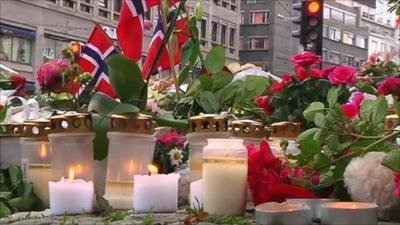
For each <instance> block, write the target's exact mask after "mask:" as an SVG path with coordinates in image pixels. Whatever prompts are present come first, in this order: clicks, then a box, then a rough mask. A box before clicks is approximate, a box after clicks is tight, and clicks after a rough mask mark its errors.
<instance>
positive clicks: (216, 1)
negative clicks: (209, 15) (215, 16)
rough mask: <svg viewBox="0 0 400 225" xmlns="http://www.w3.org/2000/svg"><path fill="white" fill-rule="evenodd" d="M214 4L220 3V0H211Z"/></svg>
mask: <svg viewBox="0 0 400 225" xmlns="http://www.w3.org/2000/svg"><path fill="white" fill-rule="evenodd" d="M213 2H214V4H216V5H220V4H221V0H213Z"/></svg>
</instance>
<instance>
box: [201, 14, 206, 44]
mask: <svg viewBox="0 0 400 225" xmlns="http://www.w3.org/2000/svg"><path fill="white" fill-rule="evenodd" d="M206 39H207V20H205V19H202V20H201V22H200V43H201V45H203V46H205V45H206Z"/></svg>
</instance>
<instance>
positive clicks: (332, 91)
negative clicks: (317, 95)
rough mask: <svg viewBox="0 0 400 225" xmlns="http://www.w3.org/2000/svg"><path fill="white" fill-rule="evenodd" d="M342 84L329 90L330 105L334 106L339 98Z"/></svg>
mask: <svg viewBox="0 0 400 225" xmlns="http://www.w3.org/2000/svg"><path fill="white" fill-rule="evenodd" d="M340 88H341V86H338V87H331V88H330V89H329V91H328V95H327V100H328V104H329V107H331V108H333V106H334V105H335V104H336V102H337V100H338V93H339V91H340Z"/></svg>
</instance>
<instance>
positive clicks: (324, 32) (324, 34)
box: [322, 26, 329, 37]
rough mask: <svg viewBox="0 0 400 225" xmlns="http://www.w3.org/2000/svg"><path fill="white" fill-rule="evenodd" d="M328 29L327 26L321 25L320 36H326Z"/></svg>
mask: <svg viewBox="0 0 400 225" xmlns="http://www.w3.org/2000/svg"><path fill="white" fill-rule="evenodd" d="M328 30H329V28H328V26H323V27H322V37H328V33H329V32H328Z"/></svg>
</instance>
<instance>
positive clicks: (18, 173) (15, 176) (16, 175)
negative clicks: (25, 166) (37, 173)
mask: <svg viewBox="0 0 400 225" xmlns="http://www.w3.org/2000/svg"><path fill="white" fill-rule="evenodd" d="M8 171H9V173H10V179H11V185H12V186H13V187H18V185H19V184H20V183H21V182H22V170H21V168H20V167H18V166H10V167H9V168H8Z"/></svg>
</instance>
